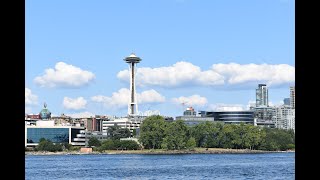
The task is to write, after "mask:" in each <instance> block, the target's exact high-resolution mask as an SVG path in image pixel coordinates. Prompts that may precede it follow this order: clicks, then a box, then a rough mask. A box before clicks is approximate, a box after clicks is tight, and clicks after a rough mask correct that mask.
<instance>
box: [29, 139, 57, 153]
mask: <svg viewBox="0 0 320 180" xmlns="http://www.w3.org/2000/svg"><path fill="white" fill-rule="evenodd" d="M35 149H36V151H50V152H56V151H62V145H61V144H53V143H52V142H51V141H50V140H46V139H44V138H41V139H40V142H39V144H38V146H37V147H36V148H35Z"/></svg>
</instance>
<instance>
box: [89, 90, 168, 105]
mask: <svg viewBox="0 0 320 180" xmlns="http://www.w3.org/2000/svg"><path fill="white" fill-rule="evenodd" d="M136 96H137V101H138V104H144V103H160V102H164V101H165V97H164V96H162V95H161V94H160V93H158V92H157V91H155V90H153V89H151V90H147V91H143V92H141V93H137V95H136ZM129 99H130V90H129V89H126V88H121V89H120V90H119V91H117V92H114V93H112V96H111V97H108V96H103V95H97V96H93V97H91V100H92V101H94V102H98V103H103V104H104V105H105V106H106V107H115V108H122V107H127V105H128V103H129Z"/></svg>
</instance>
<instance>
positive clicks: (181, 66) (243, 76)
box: [117, 61, 295, 87]
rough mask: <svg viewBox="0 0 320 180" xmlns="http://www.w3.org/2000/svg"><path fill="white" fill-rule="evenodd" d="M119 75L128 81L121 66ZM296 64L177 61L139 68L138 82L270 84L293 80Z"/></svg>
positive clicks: (215, 84)
mask: <svg viewBox="0 0 320 180" xmlns="http://www.w3.org/2000/svg"><path fill="white" fill-rule="evenodd" d="M117 77H118V79H120V80H122V81H126V82H129V71H128V70H122V71H120V72H119V73H118V74H117ZM294 81H295V68H294V67H293V66H290V65H288V64H277V65H269V64H243V65H241V64H237V63H229V64H213V65H212V66H211V68H210V69H209V70H206V71H202V70H201V69H200V67H198V66H195V65H193V64H191V63H189V62H184V61H181V62H177V63H175V64H173V65H172V66H167V67H159V68H149V67H141V68H138V69H137V74H136V83H137V85H138V86H164V87H178V86H185V85H192V86H194V85H198V86H219V85H223V84H226V85H243V84H246V83H255V84H257V83H267V84H268V85H269V86H273V85H275V86H276V85H282V84H288V83H293V82H294Z"/></svg>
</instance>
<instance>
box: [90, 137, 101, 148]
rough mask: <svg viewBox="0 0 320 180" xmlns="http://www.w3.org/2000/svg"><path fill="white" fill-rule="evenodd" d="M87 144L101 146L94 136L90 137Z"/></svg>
mask: <svg viewBox="0 0 320 180" xmlns="http://www.w3.org/2000/svg"><path fill="white" fill-rule="evenodd" d="M88 145H89V147H92V146H95V147H99V146H101V142H100V141H99V139H97V138H96V137H90V139H89V141H88Z"/></svg>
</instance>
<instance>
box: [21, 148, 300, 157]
mask: <svg viewBox="0 0 320 180" xmlns="http://www.w3.org/2000/svg"><path fill="white" fill-rule="evenodd" d="M286 152H295V151H294V150H288V151H262V150H250V149H222V148H208V150H206V148H196V149H195V150H194V151H191V150H162V149H154V150H152V149H151V150H150V149H145V150H123V151H122V150H106V151H104V152H98V151H93V152H91V153H82V152H80V151H61V152H45V151H26V152H25V156H34V155H110V154H140V155H175V154H265V153H286Z"/></svg>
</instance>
